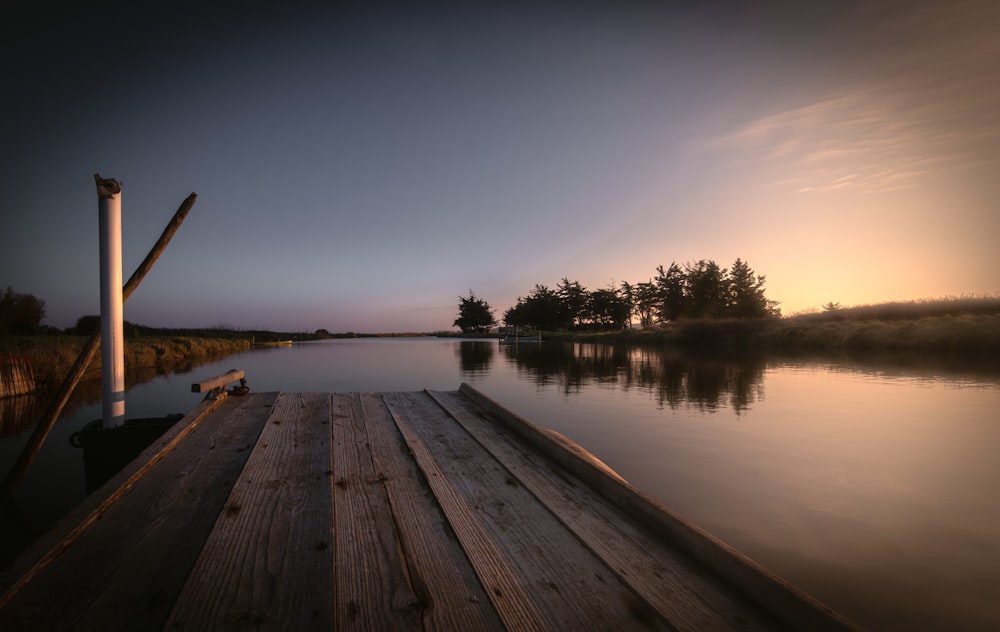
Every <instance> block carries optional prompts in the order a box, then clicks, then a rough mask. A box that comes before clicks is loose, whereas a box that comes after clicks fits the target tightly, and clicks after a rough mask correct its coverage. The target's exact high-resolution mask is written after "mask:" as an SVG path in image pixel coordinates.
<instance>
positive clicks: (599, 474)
mask: <svg viewBox="0 0 1000 632" xmlns="http://www.w3.org/2000/svg"><path fill="white" fill-rule="evenodd" d="M459 392H460V393H462V394H463V395H465V396H466V397H468V398H469V399H470V400H472V401H473V402H475V403H476V404H477V405H478V406H480V407H482V409H483V410H485V411H487V412H488V413H489V414H491V415H492V416H494V417H495V418H496V419H498V420H500V422H501V423H503V424H505V426H506V427H507V428H509V429H510V430H511V431H512V432H514V433H516V434H518V435H519V436H521V437H523V438H524V439H525V441H527V442H528V443H530V444H531V445H533V446H535V447H536V448H537V449H539V450H540V451H541V452H542V453H543V454H544V455H545V457H546V458H548V459H552V460H553V461H555V462H556V463H559V464H560V465H561V466H562V467H565V468H566V469H568V470H569V471H571V472H573V473H574V474H575V475H576V476H579V477H580V478H581V479H582V480H584V481H585V482H586V484H587V485H589V486H591V487H592V488H594V490H596V491H597V492H599V493H600V494H601V495H602V496H603V497H604V498H605V499H606V500H607V501H609V502H610V503H611V504H613V505H614V506H616V507H618V508H619V509H621V510H622V511H624V512H625V513H626V514H627V515H628V516H630V517H631V518H632V519H633V520H635V521H637V522H638V523H639V524H641V525H643V526H644V527H646V528H648V529H650V530H652V531H654V532H656V533H659V534H660V535H661V537H663V538H665V539H667V540H668V541H670V542H674V543H676V544H677V546H678V547H679V548H681V549H683V550H684V551H686V552H687V553H688V554H690V555H691V556H693V557H694V558H695V559H697V560H698V563H699V564H701V565H702V566H703V567H704V568H705V569H707V570H710V572H712V573H713V574H714V577H715V578H716V579H717V580H718V581H720V582H722V583H725V584H728V585H729V586H732V587H734V588H736V589H737V590H738V591H742V592H743V593H744V594H746V595H747V596H749V597H750V598H751V599H753V600H754V601H755V602H756V603H758V604H760V605H761V606H762V607H763V608H765V609H766V610H767V611H769V612H770V613H772V614H774V615H775V616H776V617H779V618H780V619H781V621H783V622H785V623H786V624H787V625H789V626H790V627H792V628H795V629H803V630H816V631H817V632H818V631H820V630H829V631H840V630H857V629H859V628H858V626H857V625H856V624H854V623H853V622H852V621H850V620H849V619H847V618H845V617H844V616H843V615H841V614H840V613H838V612H835V611H834V610H832V609H830V608H829V607H828V606H826V605H825V604H823V603H821V602H819V601H817V600H816V599H814V598H813V597H812V596H810V595H808V594H807V593H805V592H803V591H802V590H800V589H798V588H797V587H795V586H793V585H792V584H790V583H789V582H787V581H786V580H784V579H783V578H781V577H779V576H777V575H775V574H774V573H772V572H771V571H769V570H767V569H766V568H764V567H763V566H761V565H760V564H758V563H757V562H755V561H753V560H752V559H750V558H748V557H747V556H746V555H744V554H742V553H741V552H739V551H737V550H736V549H734V548H732V547H731V546H729V545H728V544H726V543H725V542H723V541H721V540H719V539H718V538H716V537H715V536H713V535H712V534H710V533H708V532H707V531H705V530H704V529H702V528H701V527H699V526H697V525H695V524H693V523H691V522H690V521H688V520H686V519H684V518H683V517H682V516H679V515H677V514H675V513H674V512H672V511H670V510H669V509H668V508H666V507H664V506H663V505H662V504H660V503H658V502H656V501H654V500H653V499H652V498H650V497H649V496H647V495H646V494H644V493H643V492H641V491H639V490H638V489H636V488H634V487H632V486H631V485H629V484H627V483H622V481H621V480H620V478H618V477H615V476H612V475H610V474H608V473H607V472H605V471H603V470H601V469H600V468H595V467H593V465H592V464H590V463H585V462H584V461H582V460H581V459H579V458H577V457H576V456H575V455H573V454H571V453H569V452H567V451H566V450H565V449H563V448H562V447H561V446H559V445H558V444H556V443H554V442H552V441H551V440H550V439H549V437H548V436H547V435H546V433H545V431H543V430H541V429H540V428H538V427H537V426H535V425H534V424H532V423H530V422H528V421H526V420H525V419H523V418H521V417H520V416H518V415H516V414H515V413H513V412H511V411H510V410H508V409H506V408H504V407H503V406H501V405H500V404H497V403H496V402H494V401H493V400H491V399H489V398H488V397H486V396H485V395H483V394H482V393H480V392H479V391H477V390H476V389H474V388H472V387H471V386H469V385H468V384H462V385H461V387H460V388H459Z"/></svg>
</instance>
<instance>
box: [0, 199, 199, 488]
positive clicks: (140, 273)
mask: <svg viewBox="0 0 1000 632" xmlns="http://www.w3.org/2000/svg"><path fill="white" fill-rule="evenodd" d="M197 199H198V196H197V195H195V194H194V193H192V194H191V195H189V196H187V197H186V198H185V199H184V201H183V202H181V205H180V207H179V208H178V209H177V212H175V213H174V216H173V217H172V218H171V219H170V221H169V222H168V223H167V227H166V228H164V229H163V233H161V234H160V238H159V239H158V240H156V243H155V244H153V247H152V248H151V249H150V251H149V254H147V255H146V258H145V259H143V260H142V263H140V264H139V267H138V268H136V270H135V272H133V273H132V276H131V277H129V279H128V282H127V283H126V284H125V287H123V288H122V301H123V302H124V301H127V300H128V297H129V296H131V295H132V292H134V291H135V289H136V288H137V287H139V284H140V283H142V280H143V278H145V276H146V274H147V273H148V272H149V271H150V270H151V269H152V267H153V264H154V263H156V260H157V259H159V258H160V255H161V254H162V253H163V251H164V250H165V249H166V247H167V244H169V243H170V240H171V238H173V236H174V233H176V232H177V229H178V228H180V227H181V222H183V221H184V218H185V217H187V214H188V213H189V212H190V211H191V207H192V206H194V203H195V200H197ZM100 342H101V333H100V332H97V333H95V334H94V335H93V336H91V337H90V339H89V340H87V343H86V344H85V345H84V346H83V349H82V350H81V351H80V355H79V356H77V358H76V362H75V363H74V364H73V368H71V369H70V370H69V374H68V375H66V379H64V380H63V383H62V385H61V386H60V387H59V391H58V392H57V393H56V396H55V397H54V398H53V400H52V403H51V404H50V406H49V408H48V410H47V411H46V412H45V416H44V417H42V419H41V420H40V421H39V422H38V425H36V426H35V430H34V432H32V433H31V437H29V438H28V443H27V444H26V445H25V446H24V449H22V450H21V454H20V455H19V456H18V457H17V462H15V463H14V465H13V466H11V468H10V471H8V472H7V476H6V477H5V478H4V480H3V483H2V484H0V498H6V497H8V496H10V495H11V494H13V493H14V488H16V487H17V484H18V483H20V482H21V479H22V478H24V474H25V473H26V472H27V471H28V467H30V466H31V464H32V462H33V461H34V460H35V457H36V456H37V455H38V451H39V450H41V449H42V444H43V443H45V438H46V437H48V436H49V432H51V431H52V426H54V425H55V423H56V420H57V419H59V415H60V414H61V413H62V410H63V408H64V407H65V406H66V402H67V401H69V396H70V395H71V394H72V393H73V389H74V388H76V384H77V382H79V381H80V378H81V377H83V372H84V371H86V370H87V365H89V364H90V361H91V360H92V359H93V357H94V355H95V354H96V352H97V347H98V346H99V345H100Z"/></svg>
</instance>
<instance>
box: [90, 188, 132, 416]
mask: <svg viewBox="0 0 1000 632" xmlns="http://www.w3.org/2000/svg"><path fill="white" fill-rule="evenodd" d="M94 179H95V180H97V197H98V214H99V216H100V231H101V385H102V396H103V397H102V398H101V402H102V411H103V414H104V427H105V428H117V427H118V426H121V425H122V424H124V423H125V341H124V332H123V327H122V321H123V317H122V314H123V312H122V202H121V190H122V188H121V184H119V183H118V182H117V181H115V180H111V179H103V178H101V177H100V176H98V175H96V174H95V175H94Z"/></svg>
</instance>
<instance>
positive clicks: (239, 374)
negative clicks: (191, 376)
mask: <svg viewBox="0 0 1000 632" xmlns="http://www.w3.org/2000/svg"><path fill="white" fill-rule="evenodd" d="M245 376H246V373H244V372H243V371H241V370H239V369H233V370H232V371H229V372H228V373H223V374H222V375H217V376H215V377H210V378H208V379H207V380H202V381H200V382H195V383H194V384H192V385H191V392H192V393H207V392H208V391H210V390H212V389H213V388H219V387H223V388H224V387H225V386H226V385H227V384H229V383H230V382H235V381H236V380H242V379H243V378H244V377H245Z"/></svg>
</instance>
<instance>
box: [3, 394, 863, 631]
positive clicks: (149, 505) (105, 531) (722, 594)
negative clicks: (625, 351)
mask: <svg viewBox="0 0 1000 632" xmlns="http://www.w3.org/2000/svg"><path fill="white" fill-rule="evenodd" d="M0 581H2V584H0V589H2V590H3V592H2V594H0V629H2V630H17V629H30V630H69V629H80V630H84V629H86V630H174V629H211V630H216V629H288V630H291V629H297V630H305V629H308V630H323V629H354V628H359V629H361V628H363V629H371V630H423V629H439V630H584V629H586V630H633V629H643V630H644V629H651V630H724V629H734V630H771V629H802V630H841V629H852V628H853V626H852V624H851V623H850V622H849V621H847V620H846V619H844V618H843V617H841V616H839V615H838V614H837V613H835V612H833V611H831V610H829V609H828V608H826V607H824V606H823V605H822V604H820V603H818V602H816V601H815V600H813V599H811V598H810V597H809V596H807V595H805V594H804V593H802V592H801V591H799V590H797V589H796V588H794V587H793V586H790V585H789V584H787V583H786V582H784V581H782V580H781V579H780V578H778V577H776V576H774V575H772V574H771V573H769V572H768V571H766V570H765V569H763V568H761V567H760V566H758V565H757V564H755V563H753V562H752V561H750V560H749V559H747V558H746V557H744V556H742V555H741V554H739V553H738V552H736V551H734V550H732V549H731V548H729V547H727V546H726V545H725V544H723V543H722V542H720V541H718V540H717V539H715V538H713V537H712V536H710V535H708V534H707V533H705V532H703V531H701V530H700V529H699V528H697V527H696V526H694V525H692V524H690V523H689V522H687V521H685V520H684V519H683V518H681V517H679V516H677V515H676V514H673V513H672V512H670V511H669V510H668V509H666V508H665V507H663V506H662V505H659V504H657V503H656V502H654V501H652V500H650V499H649V498H648V497H646V496H645V495H643V494H642V493H641V492H639V491H638V490H636V489H634V488H633V487H631V486H630V485H629V484H628V483H626V482H625V481H623V480H622V479H621V478H620V477H618V476H617V475H616V474H614V473H613V472H611V471H610V470H608V469H607V468H606V467H604V466H603V464H601V463H600V462H599V461H597V460H596V459H595V458H594V457H592V456H591V455H589V454H588V453H586V452H585V451H584V450H582V449H581V448H579V447H578V446H576V445H575V444H572V443H571V442H570V441H568V440H566V439H564V438H562V437H561V436H559V435H557V434H555V433H552V432H549V431H545V430H541V429H539V428H538V427H536V426H534V425H532V424H530V423H528V422H526V421H524V420H523V419H521V418H519V417H517V416H516V415H514V414H513V413H510V412H509V411H507V410H506V409H504V408H503V407H501V406H499V405H497V404H496V403H494V402H492V401H491V400H489V399H487V398H485V397H484V396H482V395H481V394H480V393H478V392H477V391H475V390H474V389H471V388H469V387H468V386H467V385H463V386H462V388H461V389H460V390H458V391H449V392H405V393H252V394H248V395H245V396H242V397H226V398H222V399H219V400H206V401H205V402H204V403H202V404H201V405H200V406H199V407H198V408H197V409H195V410H194V411H192V412H191V413H190V414H188V415H186V416H185V417H184V419H182V420H181V421H180V422H178V423H177V424H176V425H175V426H174V427H173V428H171V429H170V430H169V431H168V432H167V433H166V434H164V435H163V436H162V437H160V439H158V440H157V441H156V442H155V443H154V444H153V445H152V446H150V447H149V448H148V449H147V450H146V451H144V452H143V453H142V454H141V455H140V456H139V457H138V458H137V459H136V460H135V461H133V462H132V463H131V464H129V465H128V466H127V467H126V468H125V469H124V470H123V471H121V472H120V473H119V474H118V475H116V476H115V477H114V478H113V479H112V480H110V481H109V482H108V483H107V484H106V485H105V486H104V487H102V488H101V489H100V490H98V491H97V492H96V493H95V494H93V495H91V496H90V497H88V498H87V499H86V500H85V501H84V503H83V504H82V505H81V506H80V507H78V508H77V509H75V510H74V511H73V512H72V513H71V514H70V515H69V516H67V517H66V519H64V520H63V521H62V522H61V523H60V525H59V526H58V527H57V528H56V529H54V530H53V531H52V532H51V533H49V534H48V535H47V536H45V538H43V540H42V541H40V542H38V543H37V544H36V545H35V546H34V547H33V548H32V549H31V550H30V551H28V552H27V553H26V554H25V555H24V556H22V557H21V558H20V559H19V560H18V561H17V562H16V563H15V565H14V566H13V567H12V568H11V569H9V570H8V572H7V573H5V574H4V576H2V577H0Z"/></svg>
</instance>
